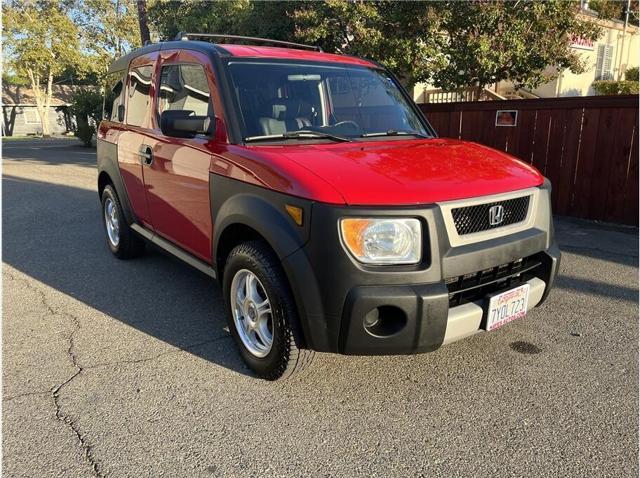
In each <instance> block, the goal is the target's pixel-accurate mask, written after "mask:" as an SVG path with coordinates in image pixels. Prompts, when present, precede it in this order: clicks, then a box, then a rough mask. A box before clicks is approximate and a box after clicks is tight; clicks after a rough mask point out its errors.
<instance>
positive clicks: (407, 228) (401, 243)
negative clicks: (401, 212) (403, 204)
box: [340, 218, 422, 264]
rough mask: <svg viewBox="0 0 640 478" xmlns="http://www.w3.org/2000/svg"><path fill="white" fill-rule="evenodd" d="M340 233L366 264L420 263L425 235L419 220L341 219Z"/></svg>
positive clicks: (347, 244)
mask: <svg viewBox="0 0 640 478" xmlns="http://www.w3.org/2000/svg"><path fill="white" fill-rule="evenodd" d="M340 233H341V234H342V240H343V241H344V243H345V245H346V246H347V249H349V252H351V254H353V256H354V257H355V258H356V259H357V260H359V261H360V262H363V263H365V264H416V263H417V262H420V258H421V255H422V232H421V227H420V221H418V220H417V219H396V218H348V219H341V220H340Z"/></svg>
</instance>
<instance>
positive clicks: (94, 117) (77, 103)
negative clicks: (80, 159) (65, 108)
mask: <svg viewBox="0 0 640 478" xmlns="http://www.w3.org/2000/svg"><path fill="white" fill-rule="evenodd" d="M70 113H71V114H72V115H73V116H74V117H75V119H76V121H75V124H76V126H75V128H74V134H75V136H76V137H77V138H79V139H80V140H81V141H82V142H83V143H84V144H85V146H91V139H92V138H93V135H94V134H95V132H96V127H97V125H98V124H100V119H101V117H102V95H101V94H100V93H99V92H98V91H96V90H95V89H88V88H83V89H81V90H79V91H77V92H76V93H75V94H74V95H73V99H72V104H71V108H70Z"/></svg>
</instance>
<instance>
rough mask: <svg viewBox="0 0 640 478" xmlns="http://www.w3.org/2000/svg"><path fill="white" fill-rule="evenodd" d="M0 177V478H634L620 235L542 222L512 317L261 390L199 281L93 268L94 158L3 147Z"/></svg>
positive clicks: (630, 310)
mask: <svg viewBox="0 0 640 478" xmlns="http://www.w3.org/2000/svg"><path fill="white" fill-rule="evenodd" d="M3 168H4V170H3V181H2V260H3V275H2V277H3V307H4V309H3V310H4V321H3V322H4V323H3V349H2V353H3V357H2V358H3V369H2V372H3V384H2V385H3V396H2V405H3V432H4V433H3V472H4V476H11V477H23V476H24V477H48V476H71V477H82V476H114V477H122V476H131V477H140V476H153V477H156V476H170V477H182V476H188V477H192V476H202V477H211V476H287V477H289V476H291V477H293V476H343V477H356V476H363V477H369V476H380V477H392V476H398V477H404V476H443V477H452V476H550V477H551V476H553V477H556V476H576V477H584V476H590V477H594V476H615V477H621V476H629V477H637V476H638V435H637V432H638V268H637V264H638V230H637V229H633V228H623V227H611V226H603V225H598V224H596V223H592V222H585V221H577V220H569V219H562V218H558V219H557V220H556V231H557V236H558V238H559V241H560V244H561V248H562V249H563V251H564V255H563V260H562V268H561V275H560V277H559V280H558V283H557V288H556V289H555V291H554V292H553V293H552V295H551V297H550V299H549V300H548V301H547V303H546V304H544V305H543V306H541V307H539V308H537V309H534V310H532V311H531V312H530V313H529V314H528V316H527V318H526V319H524V320H522V321H517V322H514V323H512V324H510V325H508V326H506V327H503V328H502V329H500V330H498V331H495V332H492V333H486V334H478V335H476V336H474V337H472V338H470V339H468V340H465V341H462V342H458V343H455V344H452V345H448V346H445V347H443V348H441V349H440V350H438V351H436V352H434V353H431V354H424V355H417V356H406V357H343V356H338V355H330V354H319V355H318V356H317V360H316V362H315V364H314V366H313V367H312V368H311V370H310V371H308V372H306V373H305V374H303V375H302V376H300V377H298V378H295V379H292V380H289V381H285V382H277V383H269V382H265V381H260V380H257V379H255V378H253V377H251V375H250V373H249V371H248V370H247V369H246V368H245V367H244V366H243V365H242V363H241V362H240V360H239V358H238V356H237V354H236V351H235V349H234V345H233V343H232V340H231V339H230V336H229V334H228V333H227V332H226V330H225V319H224V315H223V308H222V300H221V297H220V293H219V291H218V290H217V288H216V287H215V285H214V283H212V282H211V281H210V280H209V279H208V278H207V277H206V276H204V275H202V274H200V273H199V272H197V271H195V270H192V269H190V268H189V267H187V266H185V265H183V264H181V263H179V262H177V261H176V260H173V259H171V258H168V257H166V256H164V255H163V254H161V253H159V252H157V251H153V250H151V251H149V252H148V253H147V254H146V255H145V256H144V257H142V258H140V259H138V260H133V261H119V260H117V259H115V258H114V257H113V256H112V255H111V254H110V252H109V251H108V249H107V246H106V243H105V240H104V237H103V230H102V224H101V220H100V206H99V202H98V196H97V193H96V169H95V150H92V149H86V148H83V147H81V146H80V145H79V142H76V141H70V140H49V141H38V140H25V141H8V142H5V143H4V144H3Z"/></svg>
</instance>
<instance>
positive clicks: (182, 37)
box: [175, 32, 322, 52]
mask: <svg viewBox="0 0 640 478" xmlns="http://www.w3.org/2000/svg"><path fill="white" fill-rule="evenodd" d="M208 39H220V40H223V41H220V42H217V43H224V40H225V39H229V40H242V41H247V42H252V43H262V44H265V45H274V46H283V47H287V48H297V49H302V50H314V51H320V52H321V51H322V48H321V47H319V46H317V45H305V44H303V43H294V42H290V41H282V40H272V39H270V38H257V37H245V36H242V35H223V34H220V33H186V32H180V33H178V34H177V35H176V37H175V40H176V41H188V40H208Z"/></svg>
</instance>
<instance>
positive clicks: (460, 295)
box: [445, 254, 542, 307]
mask: <svg viewBox="0 0 640 478" xmlns="http://www.w3.org/2000/svg"><path fill="white" fill-rule="evenodd" d="M541 264H542V261H541V260H540V255H539V254H535V255H533V256H529V257H525V258H523V259H518V260H517V261H513V262H509V263H507V264H502V265H499V266H496V267H492V268H490V269H485V270H482V271H478V272H472V273H470V274H465V275H462V276H457V277H450V278H448V279H445V283H446V284H447V289H448V290H449V307H455V306H457V305H461V304H465V303H467V302H475V301H478V300H481V299H484V297H485V296H486V295H487V294H492V293H494V292H498V291H500V290H503V289H504V290H506V289H509V288H510V287H515V286H516V285H519V284H521V283H523V282H525V281H527V280H529V279H531V278H532V277H535V272H536V269H537V268H538V267H540V265H541Z"/></svg>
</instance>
